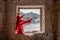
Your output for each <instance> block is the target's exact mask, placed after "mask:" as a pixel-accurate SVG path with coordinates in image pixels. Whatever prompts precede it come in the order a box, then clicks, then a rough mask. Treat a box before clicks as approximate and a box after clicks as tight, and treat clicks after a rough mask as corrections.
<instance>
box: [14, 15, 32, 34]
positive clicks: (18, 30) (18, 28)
mask: <svg viewBox="0 0 60 40" xmlns="http://www.w3.org/2000/svg"><path fill="white" fill-rule="evenodd" d="M23 16H24V15H23ZM23 16H19V15H18V16H17V24H16V30H15V34H24V29H23V25H24V24H26V23H31V21H32V19H29V20H22V17H23Z"/></svg>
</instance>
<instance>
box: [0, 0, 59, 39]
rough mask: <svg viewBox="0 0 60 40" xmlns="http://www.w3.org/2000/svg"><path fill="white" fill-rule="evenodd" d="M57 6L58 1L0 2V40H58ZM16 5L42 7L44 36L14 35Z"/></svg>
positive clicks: (8, 0) (9, 0) (27, 0)
mask: <svg viewBox="0 0 60 40" xmlns="http://www.w3.org/2000/svg"><path fill="white" fill-rule="evenodd" d="M57 4H58V5H57ZM59 4H60V2H59V0H58V1H54V0H0V40H60V32H59V31H60V11H59V10H60V8H59V7H60V5H59ZM17 5H44V7H45V29H46V30H45V33H44V34H34V35H33V36H31V37H28V36H25V35H15V34H14V31H15V26H16V6H17Z"/></svg>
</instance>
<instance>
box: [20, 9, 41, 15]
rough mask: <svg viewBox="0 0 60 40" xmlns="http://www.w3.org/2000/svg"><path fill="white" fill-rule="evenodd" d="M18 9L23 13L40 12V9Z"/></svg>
mask: <svg viewBox="0 0 60 40" xmlns="http://www.w3.org/2000/svg"><path fill="white" fill-rule="evenodd" d="M20 11H22V12H24V13H29V12H33V13H37V14H40V9H20Z"/></svg>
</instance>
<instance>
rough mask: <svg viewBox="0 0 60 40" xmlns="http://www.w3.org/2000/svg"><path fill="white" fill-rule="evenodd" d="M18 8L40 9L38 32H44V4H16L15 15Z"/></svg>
mask: <svg viewBox="0 0 60 40" xmlns="http://www.w3.org/2000/svg"><path fill="white" fill-rule="evenodd" d="M19 8H21V9H23V8H24V9H25V8H26V9H30V8H31V9H33V8H36V9H40V10H41V11H40V12H41V14H40V20H41V21H40V26H41V27H40V28H41V30H40V32H39V33H45V10H44V9H45V8H44V6H43V5H17V6H16V15H17V13H18V10H19Z"/></svg>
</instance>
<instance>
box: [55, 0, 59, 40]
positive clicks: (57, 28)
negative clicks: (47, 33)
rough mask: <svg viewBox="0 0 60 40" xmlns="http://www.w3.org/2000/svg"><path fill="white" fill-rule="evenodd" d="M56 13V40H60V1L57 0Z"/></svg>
mask: <svg viewBox="0 0 60 40" xmlns="http://www.w3.org/2000/svg"><path fill="white" fill-rule="evenodd" d="M54 11H55V12H54V13H55V14H56V15H55V17H56V26H55V33H56V40H60V0H56V1H55V3H54Z"/></svg>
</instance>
